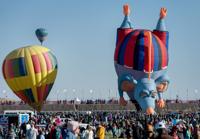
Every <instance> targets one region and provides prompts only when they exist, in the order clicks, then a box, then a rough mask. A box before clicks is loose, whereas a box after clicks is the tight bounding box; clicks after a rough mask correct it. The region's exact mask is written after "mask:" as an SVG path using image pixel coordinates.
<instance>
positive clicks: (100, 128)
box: [97, 123, 105, 139]
mask: <svg viewBox="0 0 200 139" xmlns="http://www.w3.org/2000/svg"><path fill="white" fill-rule="evenodd" d="M97 138H98V139H105V127H104V124H103V123H101V124H100V125H99V126H98V128H97Z"/></svg>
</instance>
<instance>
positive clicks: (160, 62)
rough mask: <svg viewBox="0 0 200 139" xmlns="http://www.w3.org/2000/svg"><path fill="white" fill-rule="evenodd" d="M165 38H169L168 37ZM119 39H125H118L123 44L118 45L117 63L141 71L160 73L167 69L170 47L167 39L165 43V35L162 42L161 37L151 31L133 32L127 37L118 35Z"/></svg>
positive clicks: (115, 57)
mask: <svg viewBox="0 0 200 139" xmlns="http://www.w3.org/2000/svg"><path fill="white" fill-rule="evenodd" d="M119 33H120V30H119V31H118V34H119ZM157 33H159V32H157ZM166 33H167V32H166ZM165 36H166V37H168V35H165ZM118 37H122V38H123V39H122V38H118V39H117V40H120V41H121V42H120V43H118V42H117V43H116V44H117V46H116V49H115V56H114V60H115V62H116V63H118V64H120V65H122V66H126V67H129V68H132V69H134V70H139V71H144V70H145V71H158V70H161V69H164V68H166V67H167V65H168V51H167V46H166V45H168V39H167V38H165V41H163V39H164V35H163V38H162V40H161V39H160V36H157V35H155V34H154V33H152V32H151V31H149V30H133V31H131V32H129V33H128V34H126V35H125V36H122V35H121V36H119V35H118ZM150 39H151V40H150ZM149 43H151V44H149ZM149 51H150V52H149ZM150 58H151V59H150ZM149 59H150V60H149ZM149 64H151V65H149ZM149 68H150V69H149Z"/></svg>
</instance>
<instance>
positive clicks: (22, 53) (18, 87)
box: [2, 46, 57, 111]
mask: <svg viewBox="0 0 200 139" xmlns="http://www.w3.org/2000/svg"><path fill="white" fill-rule="evenodd" d="M2 70H3V71H2V72H3V76H4V79H5V80H6V82H7V84H8V86H9V87H10V88H11V89H12V91H13V92H14V93H15V94H16V95H17V96H18V97H19V98H20V99H21V100H23V101H24V102H26V103H28V104H29V105H30V106H32V107H33V108H34V109H36V110H37V111H40V110H41V108H42V105H43V101H45V100H46V98H47V96H48V95H49V92H50V90H51V88H52V86H53V84H54V81H55V78H56V75H57V60H56V57H55V56H54V55H53V54H52V53H51V51H50V50H49V49H47V48H45V47H43V46H27V47H22V48H19V49H16V50H14V51H12V52H11V53H9V54H8V55H7V56H6V58H5V60H4V63H3V66H2Z"/></svg>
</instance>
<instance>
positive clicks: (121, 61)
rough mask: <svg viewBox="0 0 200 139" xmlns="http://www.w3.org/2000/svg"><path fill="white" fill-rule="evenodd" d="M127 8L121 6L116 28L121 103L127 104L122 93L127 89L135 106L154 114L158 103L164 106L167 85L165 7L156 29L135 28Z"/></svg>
mask: <svg viewBox="0 0 200 139" xmlns="http://www.w3.org/2000/svg"><path fill="white" fill-rule="evenodd" d="M129 14H130V8H129V6H128V5H124V15H125V17H124V20H123V22H122V24H121V27H120V28H118V29H117V43H116V48H115V54H114V65H115V70H116V73H117V76H118V91H119V95H120V100H119V101H120V104H122V105H126V103H127V102H126V101H125V99H124V97H123V93H124V92H126V93H127V95H128V96H129V98H130V100H131V101H132V102H133V103H134V104H135V106H136V109H137V110H138V111H139V110H143V111H144V112H146V113H147V114H153V113H155V111H154V109H155V99H156V96H158V102H157V105H158V107H160V108H163V107H164V100H163V98H162V94H163V92H164V91H166V89H167V87H168V84H169V77H168V75H167V67H168V59H169V57H168V39H169V32H168V31H167V30H166V27H165V23H164V18H165V16H166V14H167V10H166V8H161V10H160V17H159V20H158V24H157V27H156V29H155V30H153V31H151V30H147V29H134V28H133V27H132V25H131V22H130V18H129Z"/></svg>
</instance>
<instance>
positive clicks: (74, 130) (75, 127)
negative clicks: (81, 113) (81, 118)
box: [63, 121, 79, 139]
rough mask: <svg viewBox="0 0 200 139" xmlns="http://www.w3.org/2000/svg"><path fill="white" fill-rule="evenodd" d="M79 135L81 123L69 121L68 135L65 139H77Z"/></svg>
mask: <svg viewBox="0 0 200 139" xmlns="http://www.w3.org/2000/svg"><path fill="white" fill-rule="evenodd" d="M78 133H79V123H78V122H76V121H69V122H68V123H67V133H66V136H65V137H63V139H76V138H77V137H76V135H77V134H78Z"/></svg>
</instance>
